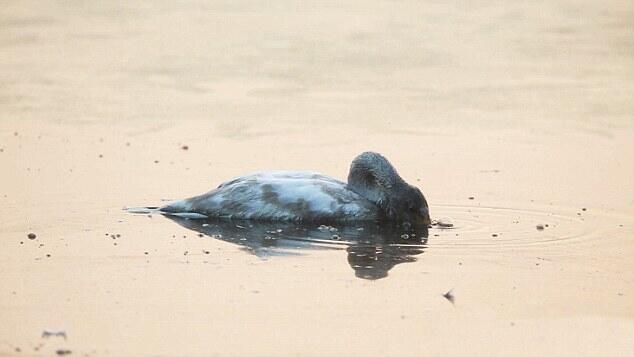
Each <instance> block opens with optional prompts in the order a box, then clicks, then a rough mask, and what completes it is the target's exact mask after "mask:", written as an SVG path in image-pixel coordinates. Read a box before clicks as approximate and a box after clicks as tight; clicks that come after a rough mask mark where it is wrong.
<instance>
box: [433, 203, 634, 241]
mask: <svg viewBox="0 0 634 357" xmlns="http://www.w3.org/2000/svg"><path fill="white" fill-rule="evenodd" d="M433 215H434V217H436V218H442V217H448V218H449V219H450V220H451V221H452V222H453V224H454V226H453V227H452V228H435V229H432V230H431V231H430V239H429V246H430V249H433V248H451V247H457V248H460V247H483V248H487V247H496V248H521V247H530V246H539V245H549V244H552V245H554V244H578V243H582V242H590V241H593V240H596V239H601V238H603V237H606V236H608V235H609V234H610V232H614V231H616V230H617V229H619V227H622V223H623V219H624V218H623V217H619V216H618V215H616V214H611V213H608V212H598V211H596V212H595V211H592V212H591V211H588V210H585V209H582V208H580V209H577V210H575V209H569V208H561V207H553V206H547V207H544V208H532V209H527V208H517V207H502V206H475V205H474V206H463V205H450V204H445V205H435V206H434V207H433Z"/></svg>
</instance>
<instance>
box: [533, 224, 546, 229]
mask: <svg viewBox="0 0 634 357" xmlns="http://www.w3.org/2000/svg"><path fill="white" fill-rule="evenodd" d="M535 228H537V230H538V231H543V230H544V225H543V224H538V225H536V226H535Z"/></svg>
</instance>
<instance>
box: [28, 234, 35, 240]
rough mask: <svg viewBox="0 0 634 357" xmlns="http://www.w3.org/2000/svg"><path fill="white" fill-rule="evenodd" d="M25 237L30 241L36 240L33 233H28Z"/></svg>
mask: <svg viewBox="0 0 634 357" xmlns="http://www.w3.org/2000/svg"><path fill="white" fill-rule="evenodd" d="M27 237H28V238H29V239H31V240H33V239H35V238H37V236H36V235H35V233H29V234H28V235H27Z"/></svg>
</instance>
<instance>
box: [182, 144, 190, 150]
mask: <svg viewBox="0 0 634 357" xmlns="http://www.w3.org/2000/svg"><path fill="white" fill-rule="evenodd" d="M181 149H183V150H189V146H187V145H183V146H181Z"/></svg>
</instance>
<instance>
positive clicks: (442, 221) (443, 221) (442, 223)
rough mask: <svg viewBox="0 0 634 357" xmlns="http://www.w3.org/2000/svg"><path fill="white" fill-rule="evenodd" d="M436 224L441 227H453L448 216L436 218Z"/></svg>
mask: <svg viewBox="0 0 634 357" xmlns="http://www.w3.org/2000/svg"><path fill="white" fill-rule="evenodd" d="M432 224H433V222H432ZM436 225H437V226H438V227H441V228H451V227H453V222H451V219H449V218H440V219H438V220H436Z"/></svg>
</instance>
